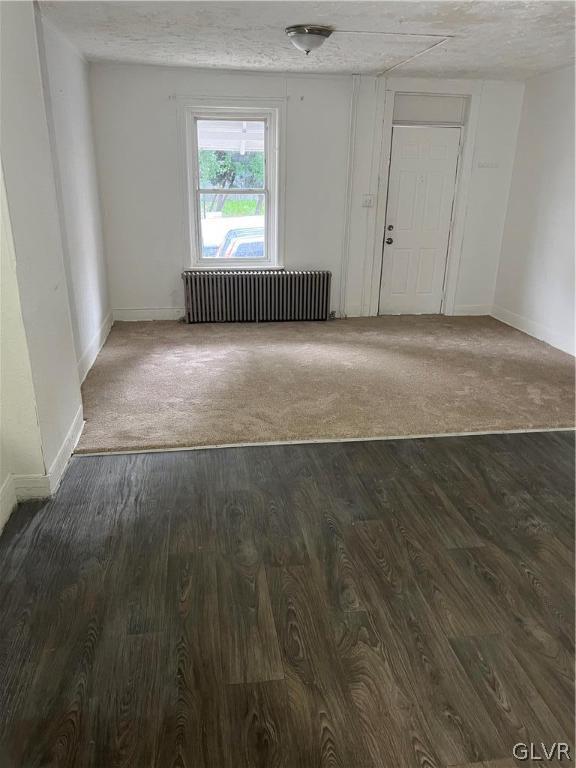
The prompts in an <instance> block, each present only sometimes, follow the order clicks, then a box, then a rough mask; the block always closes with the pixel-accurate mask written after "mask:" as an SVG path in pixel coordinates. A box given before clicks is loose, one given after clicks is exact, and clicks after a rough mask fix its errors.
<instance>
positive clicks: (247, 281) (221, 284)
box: [182, 269, 332, 323]
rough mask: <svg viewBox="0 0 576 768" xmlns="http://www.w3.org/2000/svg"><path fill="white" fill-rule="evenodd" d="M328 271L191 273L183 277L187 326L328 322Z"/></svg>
mask: <svg viewBox="0 0 576 768" xmlns="http://www.w3.org/2000/svg"><path fill="white" fill-rule="evenodd" d="M331 277H332V275H331V273H330V272H324V271H322V272H319V271H307V272H306V271H284V270H282V271H280V270H257V271H256V270H254V271H253V270H242V271H232V270H226V271H224V270H213V271H212V270H192V269H188V270H185V271H184V272H183V273H182V278H183V280H184V290H185V294H186V322H187V323H233V322H261V321H266V320H327V319H328V316H329V314H330V281H331Z"/></svg>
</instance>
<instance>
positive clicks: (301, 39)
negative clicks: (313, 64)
mask: <svg viewBox="0 0 576 768" xmlns="http://www.w3.org/2000/svg"><path fill="white" fill-rule="evenodd" d="M333 31H334V30H333V29H332V28H331V27H319V26H317V25H315V24H296V25H295V26H293V27H286V34H287V35H288V37H289V38H290V42H291V43H292V45H293V46H294V47H295V48H298V50H299V51H303V52H304V53H305V54H306V56H308V54H309V53H310V51H314V50H316V48H320V46H321V45H322V43H323V42H324V40H326V39H327V38H328V37H330V35H331V34H332V32H333Z"/></svg>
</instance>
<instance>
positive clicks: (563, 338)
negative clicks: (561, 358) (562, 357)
mask: <svg viewBox="0 0 576 768" xmlns="http://www.w3.org/2000/svg"><path fill="white" fill-rule="evenodd" d="M490 314H491V315H492V317H495V318H496V320H500V321H501V322H503V323H506V325H511V326H512V328H516V329H517V330H518V331H523V332H524V333H527V334H528V335H529V336H534V337H535V338H537V339H540V340H541V341H545V342H546V343H547V344H550V346H552V347H556V349H560V350H562V352H567V353H568V354H569V355H574V341H573V339H572V338H570V336H569V335H568V334H563V333H557V332H556V331H554V330H552V329H551V328H548V327H547V326H545V325H542V323H537V322H536V321H534V320H530V319H529V318H528V317H523V316H522V315H517V314H516V313H515V312H511V311H510V310H509V309H504V307H498V306H496V305H494V306H493V307H492V311H491V312H490Z"/></svg>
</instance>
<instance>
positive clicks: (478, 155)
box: [90, 64, 523, 319]
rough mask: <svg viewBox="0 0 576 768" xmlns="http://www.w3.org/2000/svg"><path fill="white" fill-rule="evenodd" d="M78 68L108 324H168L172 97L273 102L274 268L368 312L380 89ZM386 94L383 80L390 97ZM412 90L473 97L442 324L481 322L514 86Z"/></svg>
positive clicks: (518, 95) (504, 195)
mask: <svg viewBox="0 0 576 768" xmlns="http://www.w3.org/2000/svg"><path fill="white" fill-rule="evenodd" d="M90 69H91V86H92V99H93V110H92V111H93V115H94V134H95V140H96V154H97V162H98V169H99V179H100V185H101V199H102V207H103V218H104V231H105V241H106V251H107V259H108V270H109V284H110V290H111V303H112V306H113V309H114V315H115V317H116V318H120V319H149V318H155V317H157V318H162V317H166V318H170V317H178V316H179V315H180V314H181V312H182V303H183V298H182V294H183V291H182V285H181V281H180V272H181V270H182V269H183V268H185V267H187V266H189V265H190V256H189V253H188V243H187V232H186V217H187V211H186V205H185V200H184V195H185V191H184V188H183V184H182V177H183V174H182V170H183V169H182V166H183V163H184V158H183V156H182V150H181V147H180V146H179V142H178V121H177V103H178V97H187V98H190V97H194V96H195V95H196V96H200V97H201V96H208V97H231V98H233V97H239V96H247V97H257V98H266V97H271V98H282V97H284V98H286V104H287V121H286V122H287V125H286V144H287V147H286V169H287V170H286V218H285V254H286V257H285V265H286V266H287V267H294V268H298V267H300V268H316V269H330V270H331V271H332V273H333V290H332V308H333V309H335V310H336V311H337V312H338V313H340V312H341V311H343V312H345V313H346V314H348V315H361V314H370V312H371V311H374V307H373V301H374V291H373V286H374V285H376V284H377V283H378V282H379V279H380V260H381V256H380V255H379V252H378V245H377V243H376V240H377V239H378V238H377V232H378V226H377V224H378V220H379V219H380V218H383V216H384V212H383V211H380V210H378V209H377V206H376V202H377V194H378V190H379V189H380V190H382V189H385V188H386V185H387V178H386V176H385V173H386V169H384V170H383V176H382V178H380V179H379V178H378V176H379V161H380V157H381V154H382V153H384V154H385V153H386V151H387V147H386V146H384V145H385V142H386V136H385V135H384V133H383V118H384V112H385V109H384V101H385V98H386V88H387V87H388V86H387V81H386V80H385V79H384V78H374V77H368V76H362V77H352V76H338V77H330V76H326V77H320V76H299V77H298V76H283V75H258V74H241V73H214V72H202V71H198V70H192V69H186V68H169V67H157V66H137V65H126V64H117V65H114V64H93V65H92V66H91V68H90ZM398 82H400V84H401V83H402V81H401V79H398V78H396V80H395V86H394V87H398ZM426 82H427V84H428V85H430V84H432V85H431V86H430V87H431V88H432V89H433V90H436V92H437V93H445V92H448V91H445V90H444V89H445V88H446V86H447V85H450V87H451V88H453V89H456V90H454V92H455V93H458V87H459V84H460V83H461V84H462V88H463V90H462V92H463V93H466V92H468V91H467V90H466V89H467V88H473V89H475V93H477V94H478V96H477V101H476V102H475V104H476V105H477V106H475V110H476V114H477V121H476V122H475V124H474V127H475V135H474V145H473V147H472V150H473V152H472V154H471V157H472V161H471V175H470V181H469V185H468V190H467V191H468V195H469V198H468V206H467V208H466V210H465V215H464V216H463V219H462V221H463V226H462V230H461V237H462V248H461V260H460V267H459V271H458V277H457V282H456V290H455V300H454V304H455V307H454V311H455V312H456V313H458V314H488V313H489V312H490V311H491V308H492V305H493V303H494V288H495V282H496V275H497V271H498V259H499V254H500V249H501V241H502V232H503V227H504V219H505V211H506V205H507V199H508V193H509V187H510V180H511V174H512V164H513V158H514V149H515V142H516V136H517V130H518V123H519V117H520V110H521V103H522V93H523V85H522V84H521V83H510V82H509V83H505V82H495V81H486V82H481V81H444V80H437V81H432V80H429V81H426ZM475 98H476V97H475ZM351 117H353V119H352V120H351ZM351 150H352V152H351ZM348 193H349V194H350V196H349V197H348ZM366 194H369V195H372V196H373V202H374V206H373V207H371V208H370V207H369V208H366V207H363V205H362V201H363V197H364V195H366ZM377 217H378V220H377ZM375 252H376V258H375ZM341 278H342V279H343V283H341ZM341 289H342V290H341ZM376 293H377V291H376ZM371 305H372V306H371Z"/></svg>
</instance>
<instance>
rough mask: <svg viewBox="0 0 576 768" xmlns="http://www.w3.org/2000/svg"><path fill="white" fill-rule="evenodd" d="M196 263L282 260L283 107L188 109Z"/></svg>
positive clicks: (252, 263)
mask: <svg viewBox="0 0 576 768" xmlns="http://www.w3.org/2000/svg"><path fill="white" fill-rule="evenodd" d="M186 124H187V130H186V137H187V157H188V189H189V211H190V240H191V249H192V261H193V263H194V265H195V266H197V267H198V266H199V267H206V268H212V269H214V268H225V267H233V268H234V269H237V268H239V267H250V268H254V267H271V266H272V267H273V266H277V265H278V261H279V259H278V247H277V244H278V213H277V211H278V199H277V197H278V195H277V165H278V158H277V144H278V142H277V115H276V110H275V109H267V110H261V109H238V110H225V109H223V108H213V109H206V110H197V109H193V108H190V109H188V110H187V119H186Z"/></svg>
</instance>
